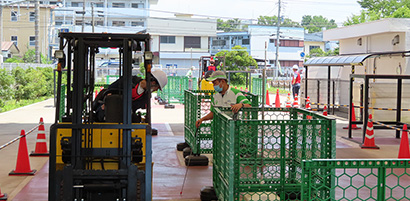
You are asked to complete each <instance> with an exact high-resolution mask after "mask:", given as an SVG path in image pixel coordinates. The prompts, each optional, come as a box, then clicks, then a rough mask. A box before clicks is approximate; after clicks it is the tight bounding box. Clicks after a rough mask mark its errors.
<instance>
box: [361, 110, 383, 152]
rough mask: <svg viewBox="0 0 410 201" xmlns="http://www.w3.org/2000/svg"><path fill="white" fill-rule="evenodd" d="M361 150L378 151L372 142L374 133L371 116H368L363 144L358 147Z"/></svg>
mask: <svg viewBox="0 0 410 201" xmlns="http://www.w3.org/2000/svg"><path fill="white" fill-rule="evenodd" d="M360 147H361V148H362V149H380V147H378V146H377V145H376V143H375V141H374V131H373V122H372V115H371V114H370V115H369V121H368V122H367V128H366V135H365V138H364V143H363V144H362V145H360Z"/></svg>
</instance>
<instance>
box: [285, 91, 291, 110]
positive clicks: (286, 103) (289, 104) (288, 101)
mask: <svg viewBox="0 0 410 201" xmlns="http://www.w3.org/2000/svg"><path fill="white" fill-rule="evenodd" d="M285 107H287V108H288V107H292V104H291V101H290V93H288V97H287V98H286V102H285Z"/></svg>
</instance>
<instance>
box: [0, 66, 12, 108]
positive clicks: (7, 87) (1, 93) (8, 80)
mask: <svg viewBox="0 0 410 201" xmlns="http://www.w3.org/2000/svg"><path fill="white" fill-rule="evenodd" d="M13 82H14V79H13V76H12V75H11V74H10V73H9V71H8V70H6V69H4V68H1V69H0V107H4V104H5V102H6V101H7V100H10V99H12V98H13V93H14V92H13V88H12V86H13Z"/></svg>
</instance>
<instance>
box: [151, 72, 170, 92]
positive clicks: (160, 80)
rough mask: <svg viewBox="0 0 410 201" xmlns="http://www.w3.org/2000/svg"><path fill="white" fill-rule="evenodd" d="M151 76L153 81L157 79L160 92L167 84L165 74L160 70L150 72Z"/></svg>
mask: <svg viewBox="0 0 410 201" xmlns="http://www.w3.org/2000/svg"><path fill="white" fill-rule="evenodd" d="M151 74H152V76H153V77H154V78H155V79H157V81H158V84H159V89H160V90H161V91H162V89H163V88H164V87H165V85H167V83H168V77H167V74H165V73H164V71H162V70H156V71H152V72H151Z"/></svg>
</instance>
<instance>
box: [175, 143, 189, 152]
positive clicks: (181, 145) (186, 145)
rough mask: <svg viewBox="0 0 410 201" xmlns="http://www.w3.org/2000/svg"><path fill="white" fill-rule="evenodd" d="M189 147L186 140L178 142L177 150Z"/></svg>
mask: <svg viewBox="0 0 410 201" xmlns="http://www.w3.org/2000/svg"><path fill="white" fill-rule="evenodd" d="M187 147H189V145H188V143H186V142H181V143H178V144H177V150H178V151H182V150H184V149H185V148H187Z"/></svg>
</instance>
